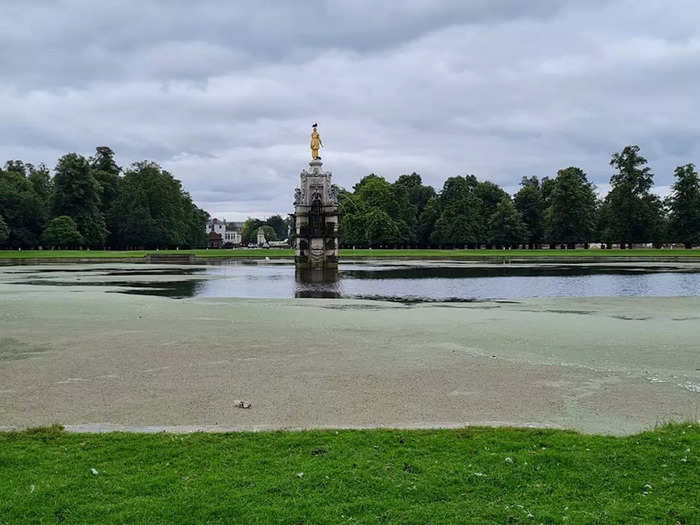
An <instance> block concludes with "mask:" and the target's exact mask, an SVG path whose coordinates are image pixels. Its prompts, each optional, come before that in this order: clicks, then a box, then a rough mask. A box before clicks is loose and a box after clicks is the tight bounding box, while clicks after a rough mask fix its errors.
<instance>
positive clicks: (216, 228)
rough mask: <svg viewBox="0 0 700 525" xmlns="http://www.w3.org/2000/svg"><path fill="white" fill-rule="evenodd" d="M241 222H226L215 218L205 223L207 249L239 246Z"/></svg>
mask: <svg viewBox="0 0 700 525" xmlns="http://www.w3.org/2000/svg"><path fill="white" fill-rule="evenodd" d="M242 229H243V223H242V222H228V223H227V222H226V221H225V220H223V221H222V220H219V219H217V218H213V219H210V220H209V221H207V225H206V232H207V247H208V248H235V247H237V246H240V245H241V242H242V237H241V230H242Z"/></svg>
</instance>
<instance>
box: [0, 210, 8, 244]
mask: <svg viewBox="0 0 700 525" xmlns="http://www.w3.org/2000/svg"><path fill="white" fill-rule="evenodd" d="M8 235H9V232H8V231H7V224H5V219H3V218H2V215H0V245H2V244H3V243H4V242H5V241H6V240H7V237H8Z"/></svg>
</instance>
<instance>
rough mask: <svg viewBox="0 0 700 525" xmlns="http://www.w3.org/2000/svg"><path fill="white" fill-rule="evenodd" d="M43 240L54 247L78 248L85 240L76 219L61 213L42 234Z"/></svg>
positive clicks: (45, 243)
mask: <svg viewBox="0 0 700 525" xmlns="http://www.w3.org/2000/svg"><path fill="white" fill-rule="evenodd" d="M41 242H42V243H43V244H44V245H46V246H50V247H52V248H78V247H80V246H82V244H83V242H84V241H83V236H82V235H80V232H79V231H78V226H77V225H76V224H75V221H74V220H73V219H71V218H70V217H68V216H67V215H61V216H60V217H56V218H54V219H51V221H50V222H49V224H48V226H47V227H46V229H45V230H44V233H42V234H41Z"/></svg>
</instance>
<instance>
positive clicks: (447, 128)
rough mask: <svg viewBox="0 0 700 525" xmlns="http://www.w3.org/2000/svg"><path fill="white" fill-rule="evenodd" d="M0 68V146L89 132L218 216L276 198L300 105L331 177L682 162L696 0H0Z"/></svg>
mask: <svg viewBox="0 0 700 525" xmlns="http://www.w3.org/2000/svg"><path fill="white" fill-rule="evenodd" d="M0 75H1V79H2V82H0V96H1V99H0V100H1V102H0V122H1V123H2V125H1V126H0V159H1V160H2V161H4V160H7V159H22V160H25V161H27V162H33V163H39V162H45V163H46V164H47V165H48V166H49V167H50V168H53V166H55V164H56V161H57V159H58V157H59V156H61V155H63V154H65V153H67V152H72V151H75V152H78V153H81V154H84V155H91V154H92V153H93V152H94V148H95V146H100V145H108V146H110V147H111V148H112V149H113V150H115V152H116V153H117V161H118V163H119V164H120V165H121V166H123V167H126V166H128V165H129V164H130V163H131V162H134V161H137V160H144V159H148V160H155V161H157V162H158V163H160V164H161V165H162V166H164V167H165V168H166V169H168V170H169V171H171V172H172V174H173V175H174V176H175V177H176V178H178V179H180V180H182V181H183V184H184V186H185V188H186V189H187V190H188V191H189V192H190V193H191V195H192V197H193V198H194V200H195V201H196V202H197V203H198V204H199V205H200V206H201V207H203V208H204V209H206V210H207V211H209V212H210V213H211V214H212V215H215V216H218V217H220V218H227V219H233V220H240V219H244V218H245V217H247V216H267V215H271V214H274V213H280V214H286V213H289V212H290V211H291V200H292V196H293V190H294V187H295V186H296V185H297V183H298V178H299V172H300V171H301V169H302V168H304V167H306V165H307V162H308V160H309V156H310V154H309V147H308V143H309V134H310V128H311V124H312V123H313V122H316V121H317V122H318V123H319V130H320V133H321V136H322V138H323V141H324V145H325V149H322V150H321V155H322V157H323V161H324V167H326V168H328V169H330V170H331V171H332V172H333V177H334V181H335V182H336V183H337V184H339V185H341V186H344V187H348V188H350V187H351V186H352V185H353V184H354V183H356V182H357V181H358V180H359V179H360V178H361V177H362V176H364V175H366V174H368V173H370V172H374V173H377V174H379V175H382V176H384V177H386V178H387V179H388V180H391V181H393V180H395V179H396V178H397V177H398V176H399V175H401V174H402V173H410V172H412V171H416V172H418V173H420V174H421V175H422V176H423V179H424V181H425V182H426V183H429V184H432V185H434V186H435V187H436V189H439V188H440V187H441V186H442V183H443V181H444V180H445V179H446V178H447V177H450V176H454V175H464V174H467V173H471V174H474V175H476V176H477V177H479V178H480V179H488V180H492V181H494V182H496V183H498V184H500V185H502V186H503V187H505V188H506V189H507V190H509V191H511V192H512V191H514V190H515V189H517V185H518V183H519V181H520V178H521V177H522V176H524V175H527V176H530V175H537V176H540V177H544V176H554V175H555V174H556V170H558V169H561V168H564V167H567V166H570V165H575V166H579V167H581V168H582V169H583V170H584V171H586V172H587V173H588V176H589V178H590V179H591V180H592V181H593V182H595V183H596V184H598V185H599V187H600V188H601V190H602V191H605V189H606V186H605V185H606V184H607V182H608V181H609V178H610V173H611V172H610V168H609V166H608V161H609V159H610V154H611V153H612V152H614V151H619V150H621V149H622V147H624V146H625V145H627V144H639V146H640V147H641V149H642V154H643V155H644V156H646V157H647V159H648V160H649V163H650V166H651V167H652V170H653V171H654V173H655V175H656V183H657V186H659V188H657V191H659V192H661V193H663V192H664V191H666V189H665V188H664V187H665V186H666V187H667V186H668V185H669V184H670V183H671V182H672V179H673V175H672V174H673V168H674V167H675V166H677V165H679V164H685V163H688V162H696V163H699V164H700V110H699V109H698V108H699V105H698V103H699V101H700V97H699V96H698V92H700V7H699V6H698V3H697V0H667V1H662V0H658V1H657V0H630V1H605V0H581V1H563V0H560V1H554V0H528V1H524V0H502V1H498V0H473V1H468V0H455V1H447V0H445V1H440V0H402V1H400V2H399V1H387V2H377V1H376V0H374V1H365V0H338V1H330V0H329V1H325V2H323V1H312V0H306V1H303V2H301V1H296V0H290V1H266V2H251V1H246V2H238V1H220V2H215V1H207V0H198V1H197V2H190V1H174V0H172V1H169V0H168V1H166V0H163V1H148V0H141V1H138V2H136V1H134V2H128V1H122V2H119V1H107V0H100V1H94V0H82V1H80V0H66V1H49V0H46V1H42V0H31V1H14V0H1V2H0Z"/></svg>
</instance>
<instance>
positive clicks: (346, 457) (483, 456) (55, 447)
mask: <svg viewBox="0 0 700 525" xmlns="http://www.w3.org/2000/svg"><path fill="white" fill-rule="evenodd" d="M699 448H700V426H699V425H692V424H682V425H681V424H677V425H668V426H664V427H660V428H658V429H656V430H654V431H651V432H646V433H642V434H638V435H635V436H628V437H622V438H619V437H617V438H616V437H605V436H596V435H583V434H578V433H575V432H570V431H558V430H535V429H503V428H464V429H458V430H418V431H416V430H413V431H398V430H362V431H353V430H341V431H333V430H322V431H321V430H319V431H308V432H261V433H230V434H202V433H196V434H186V435H176V434H162V433H161V434H129V433H112V434H103V435H98V434H72V433H66V432H62V431H61V430H60V427H59V428H49V429H37V430H34V431H26V432H7V433H0V523H3V524H4V523H13V524H14V523H38V522H43V523H55V522H61V521H65V522H67V523H92V522H99V523H104V522H107V523H113V522H129V523H166V522H168V523H232V522H237V523H270V522H283V523H302V522H304V523H340V522H345V521H353V522H357V523H426V522H434V523H487V522H493V523H562V522H564V523H605V524H608V523H630V522H635V523H651V522H659V523H684V524H685V523H687V524H690V523H700V507H699V506H698V505H699V503H698V502H699V501H700V500H699V499H698V495H700V463H699V458H698V449H699ZM92 469H94V471H93V470H92Z"/></svg>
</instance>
